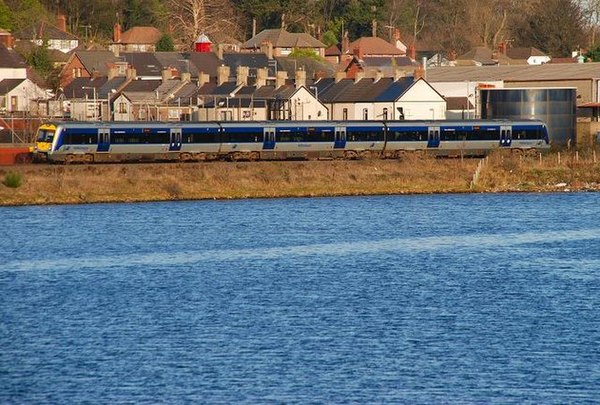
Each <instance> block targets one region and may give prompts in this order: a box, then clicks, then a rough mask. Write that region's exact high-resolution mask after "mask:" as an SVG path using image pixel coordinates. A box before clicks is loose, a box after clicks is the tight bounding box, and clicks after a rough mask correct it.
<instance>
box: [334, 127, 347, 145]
mask: <svg viewBox="0 0 600 405" xmlns="http://www.w3.org/2000/svg"><path fill="white" fill-rule="evenodd" d="M345 147H346V128H344V127H335V136H334V143H333V148H334V149H344V148H345Z"/></svg>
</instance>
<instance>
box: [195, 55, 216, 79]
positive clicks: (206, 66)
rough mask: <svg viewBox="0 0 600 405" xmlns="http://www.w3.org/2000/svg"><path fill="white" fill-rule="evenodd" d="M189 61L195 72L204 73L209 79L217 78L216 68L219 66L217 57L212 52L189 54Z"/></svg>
mask: <svg viewBox="0 0 600 405" xmlns="http://www.w3.org/2000/svg"><path fill="white" fill-rule="evenodd" d="M189 60H190V62H191V63H190V65H193V66H194V67H195V68H196V71H197V72H202V73H206V74H208V75H209V76H211V77H216V76H217V68H218V67H219V66H220V65H221V61H220V60H219V58H217V55H215V54H214V53H212V52H192V53H190V54H189ZM190 69H192V68H191V66H190ZM192 72H193V70H192Z"/></svg>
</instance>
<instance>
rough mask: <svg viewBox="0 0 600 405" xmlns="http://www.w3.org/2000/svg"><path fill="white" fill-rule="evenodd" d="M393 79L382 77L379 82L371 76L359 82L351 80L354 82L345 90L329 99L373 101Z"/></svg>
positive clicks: (344, 101) (350, 101) (337, 100)
mask: <svg viewBox="0 0 600 405" xmlns="http://www.w3.org/2000/svg"><path fill="white" fill-rule="evenodd" d="M392 81H393V79H391V78H386V79H380V80H378V81H377V82H375V80H374V79H370V78H366V79H361V80H359V81H357V82H354V81H351V82H352V84H351V85H350V86H347V87H346V89H345V91H343V92H341V93H338V94H337V95H336V97H335V98H334V99H330V100H329V101H330V102H331V101H335V102H341V103H353V102H372V101H375V99H376V97H377V96H378V95H379V94H380V93H381V92H382V91H384V90H385V89H386V88H387V87H389V85H390V84H391V83H392Z"/></svg>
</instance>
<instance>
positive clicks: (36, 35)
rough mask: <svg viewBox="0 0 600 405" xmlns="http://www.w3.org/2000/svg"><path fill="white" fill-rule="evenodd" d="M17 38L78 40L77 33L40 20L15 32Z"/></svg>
mask: <svg viewBox="0 0 600 405" xmlns="http://www.w3.org/2000/svg"><path fill="white" fill-rule="evenodd" d="M14 36H15V38H18V39H24V40H29V41H30V40H33V39H45V38H47V39H60V40H69V41H70V40H78V39H79V38H77V37H76V36H75V35H73V34H70V33H68V32H65V31H62V30H60V29H59V28H57V27H55V26H54V25H51V24H48V23H47V22H45V21H41V22H38V23H37V24H34V25H31V26H29V27H27V28H24V29H22V30H20V31H17V32H15V34H14Z"/></svg>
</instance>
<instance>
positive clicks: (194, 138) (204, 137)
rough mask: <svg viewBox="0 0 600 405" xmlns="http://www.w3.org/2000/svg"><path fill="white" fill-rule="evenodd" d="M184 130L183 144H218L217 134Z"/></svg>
mask: <svg viewBox="0 0 600 405" xmlns="http://www.w3.org/2000/svg"><path fill="white" fill-rule="evenodd" d="M196 131H197V130H194V129H192V130H191V131H189V132H188V130H184V132H183V143H220V142H221V141H220V139H219V133H218V132H196Z"/></svg>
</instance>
